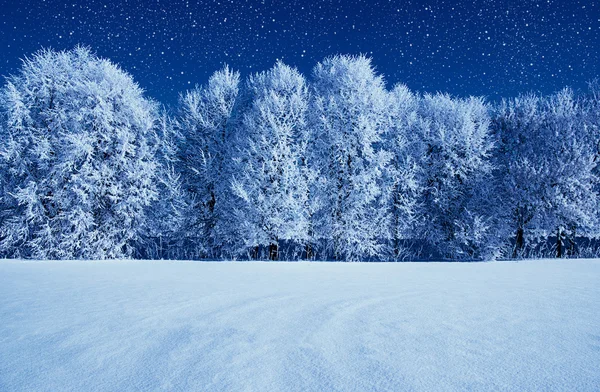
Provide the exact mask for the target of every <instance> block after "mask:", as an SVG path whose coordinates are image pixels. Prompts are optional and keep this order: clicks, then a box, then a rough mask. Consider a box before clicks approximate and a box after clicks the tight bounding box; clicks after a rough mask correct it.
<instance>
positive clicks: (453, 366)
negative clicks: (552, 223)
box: [0, 260, 600, 391]
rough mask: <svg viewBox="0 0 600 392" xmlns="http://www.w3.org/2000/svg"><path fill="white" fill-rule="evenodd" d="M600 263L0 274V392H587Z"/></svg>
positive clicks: (156, 267)
mask: <svg viewBox="0 0 600 392" xmlns="http://www.w3.org/2000/svg"><path fill="white" fill-rule="evenodd" d="M598 282H600V260H564V261H535V262H519V263H516V262H494V263H401V264H393V263H386V264H364V263H363V264H361V263H356V264H352V263H350V264H347V263H194V262H139V261H138V262H135V261H133V262H129V261H127V262H19V261H2V262H0V390H2V391H63V390H73V391H84V390H85V391H136V390H143V391H152V390H171V391H194V390H195V391H371V390H377V391H379V390H381V391H386V390H393V391H405V390H408V391H410V390H418V391H433V390H436V391H439V390H449V391H463V390H505V391H540V390H544V391H549V390H556V391H564V390H572V391H575V390H577V391H598V390H600V371H599V369H600V311H599V308H598V304H599V303H600V285H599V284H598Z"/></svg>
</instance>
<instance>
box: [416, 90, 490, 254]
mask: <svg viewBox="0 0 600 392" xmlns="http://www.w3.org/2000/svg"><path fill="white" fill-rule="evenodd" d="M420 116H421V117H422V118H423V119H424V121H423V122H422V126H421V130H420V133H419V136H420V138H421V140H422V144H421V145H422V147H423V148H424V150H423V151H422V152H421V154H420V155H421V156H422V161H421V163H420V165H421V166H422V171H421V172H422V174H423V175H424V178H423V180H422V181H423V184H424V186H425V192H424V198H423V202H422V203H423V204H422V205H423V217H424V221H423V225H422V226H421V229H422V232H421V233H420V234H421V236H422V238H424V239H426V241H427V242H428V243H429V244H430V245H433V246H434V248H436V249H437V250H438V253H439V254H441V255H442V256H444V257H449V258H473V257H482V255H483V254H485V253H487V252H485V250H484V249H482V247H485V246H484V244H485V240H484V239H485V238H487V237H488V236H489V235H490V234H491V230H490V225H489V223H488V222H486V213H485V208H484V207H483V205H482V204H481V202H483V200H480V199H478V198H477V197H476V196H477V195H484V194H486V193H487V191H486V186H487V184H488V183H489V181H488V180H489V179H490V175H491V169H492V166H491V163H490V157H491V152H492V149H493V147H494V143H493V140H492V138H491V136H490V132H489V115H488V111H487V107H486V105H485V103H484V102H483V100H482V99H480V98H474V97H471V98H467V99H458V98H452V97H450V96H448V95H446V94H435V95H425V96H424V97H423V99H422V101H421V105H420Z"/></svg>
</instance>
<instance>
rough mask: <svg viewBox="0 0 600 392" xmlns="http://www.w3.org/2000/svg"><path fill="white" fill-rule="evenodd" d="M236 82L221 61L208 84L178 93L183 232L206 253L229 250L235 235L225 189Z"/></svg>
mask: <svg viewBox="0 0 600 392" xmlns="http://www.w3.org/2000/svg"><path fill="white" fill-rule="evenodd" d="M239 82H240V75H239V73H238V72H234V71H232V70H231V69H230V68H228V67H227V66H226V67H224V68H223V69H222V70H220V71H217V72H215V73H214V74H213V75H212V76H211V77H210V79H209V81H208V84H206V85H205V86H201V87H197V88H195V89H193V90H191V91H188V92H187V93H185V94H183V95H182V96H181V98H180V112H179V115H178V123H179V132H180V134H181V142H180V145H181V153H180V161H181V162H180V163H181V164H180V172H181V174H182V176H183V182H184V184H185V185H184V186H185V191H186V192H187V193H189V195H190V196H191V197H192V200H193V203H194V208H193V211H194V213H192V214H191V216H190V219H191V221H190V222H189V225H188V226H189V231H190V233H189V234H190V236H194V235H195V236H196V237H197V238H199V239H200V240H201V241H202V242H201V243H199V244H198V246H201V247H202V248H203V249H204V250H205V253H206V255H207V256H212V257H221V256H223V255H224V253H228V254H231V251H230V249H231V248H234V246H233V245H232V244H236V243H237V242H238V241H239V239H238V234H237V231H236V229H237V227H236V226H237V223H236V222H235V217H234V212H233V207H234V202H235V200H234V195H233V193H232V190H231V180H232V175H233V173H234V172H235V171H236V169H235V167H234V165H233V163H234V160H233V159H234V157H235V156H236V155H237V147H238V144H239V141H238V139H237V137H236V131H237V124H238V123H239V121H238V118H237V115H236V113H237V111H236V105H237V101H238V95H239V92H240V88H239Z"/></svg>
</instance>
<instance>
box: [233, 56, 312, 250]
mask: <svg viewBox="0 0 600 392" xmlns="http://www.w3.org/2000/svg"><path fill="white" fill-rule="evenodd" d="M247 89H248V94H249V95H250V97H251V99H252V104H251V106H250V108H249V110H248V111H246V113H245V116H244V120H243V134H244V135H245V137H246V140H245V142H244V143H243V145H242V150H241V152H240V156H239V157H238V159H239V162H240V166H239V168H240V171H239V173H237V174H236V175H235V176H234V178H235V182H234V190H235V193H236V195H237V196H238V197H240V198H241V199H242V200H243V202H244V206H243V208H242V209H241V211H240V212H241V214H240V216H239V222H240V226H241V229H242V232H243V234H244V239H245V241H246V243H247V245H248V246H250V247H257V246H266V247H268V257H269V259H271V260H277V259H278V258H279V243H280V241H282V240H285V241H288V242H295V243H299V244H301V243H305V242H306V240H307V224H308V221H307V211H306V204H307V198H308V184H307V181H306V177H305V176H304V173H303V167H302V159H303V157H304V156H305V155H304V154H305V151H304V148H305V146H306V143H304V140H303V139H304V134H305V132H304V129H305V127H306V111H307V108H308V89H307V87H306V82H305V80H304V77H303V76H302V75H301V74H300V73H299V72H298V71H297V70H296V69H293V68H291V67H289V66H287V65H285V64H283V63H282V62H277V64H275V66H274V67H273V68H272V69H271V70H269V71H267V72H261V73H259V74H255V75H252V76H251V77H250V78H249V80H248V83H247Z"/></svg>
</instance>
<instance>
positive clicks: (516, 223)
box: [495, 89, 599, 257]
mask: <svg viewBox="0 0 600 392" xmlns="http://www.w3.org/2000/svg"><path fill="white" fill-rule="evenodd" d="M586 115H587V113H586V110H585V108H584V106H583V105H581V103H580V102H578V100H577V99H576V98H575V97H574V95H573V92H572V91H571V90H568V89H565V90H562V91H560V92H558V93H556V94H553V95H552V96H549V97H540V96H535V95H527V96H522V97H518V98H515V99H512V100H506V101H504V102H503V104H502V105H501V106H500V108H499V109H498V111H497V113H496V116H495V128H496V132H497V133H498V134H499V136H500V141H501V143H500V149H499V158H498V159H499V166H500V167H501V168H502V170H501V171H500V172H499V173H498V175H499V178H500V183H501V184H502V188H501V189H500V192H501V200H502V202H503V204H504V205H505V206H506V207H505V208H506V209H507V210H509V211H511V214H510V216H509V220H508V222H509V225H510V226H511V227H512V228H513V230H512V231H513V232H514V233H515V234H514V236H515V239H514V243H515V244H514V248H513V252H512V257H520V256H522V255H523V252H524V251H525V246H526V238H525V236H526V234H529V235H530V236H532V238H533V239H535V238H541V239H545V238H548V237H550V236H554V237H556V254H557V256H559V257H560V256H562V255H564V252H563V241H564V240H565V239H566V240H567V241H568V243H569V244H568V245H569V247H568V251H569V252H571V253H572V252H574V250H575V236H576V235H577V234H578V233H580V234H581V233H586V232H587V233H590V232H591V231H592V230H593V229H594V227H595V226H596V222H597V211H598V204H597V198H598V194H597V192H598V189H597V187H598V183H599V182H598V177H597V174H596V172H595V171H596V166H597V163H596V156H597V146H596V143H597V142H596V139H595V138H596V135H594V132H593V128H592V127H590V126H589V124H588V123H587V122H586V121H585V119H586Z"/></svg>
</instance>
